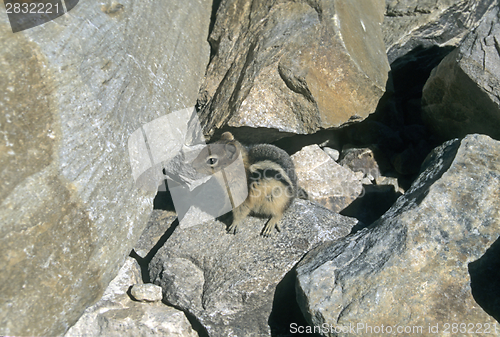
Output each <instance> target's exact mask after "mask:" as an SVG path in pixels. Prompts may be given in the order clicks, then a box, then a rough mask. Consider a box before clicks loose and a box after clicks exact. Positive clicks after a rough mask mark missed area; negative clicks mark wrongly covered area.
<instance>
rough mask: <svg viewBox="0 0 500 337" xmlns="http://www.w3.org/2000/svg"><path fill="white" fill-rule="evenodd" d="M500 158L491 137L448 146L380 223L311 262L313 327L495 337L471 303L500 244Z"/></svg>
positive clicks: (301, 297)
mask: <svg viewBox="0 0 500 337" xmlns="http://www.w3.org/2000/svg"><path fill="white" fill-rule="evenodd" d="M499 153H500V143H499V142H497V141H495V140H492V139H491V138H489V137H487V136H484V135H470V136H467V137H466V138H465V139H463V140H462V141H459V140H452V141H449V142H447V143H445V144H444V145H442V146H441V147H439V148H437V149H436V150H434V152H433V153H432V154H431V156H430V157H429V158H428V161H427V162H426V163H425V164H424V166H423V171H422V173H421V174H420V176H419V177H418V179H417V180H416V181H415V182H414V184H413V185H412V187H411V188H410V189H409V190H408V191H407V192H406V194H404V195H403V196H401V197H400V198H399V199H398V200H397V202H396V203H395V204H394V206H393V207H392V208H391V209H390V210H389V211H387V212H386V213H385V214H384V215H383V216H382V218H381V219H380V220H378V221H377V222H375V223H374V224H373V225H372V226H370V227H369V228H366V229H364V230H361V231H359V232H358V233H356V234H354V235H351V236H347V237H345V238H342V239H341V240H338V241H336V242H330V243H326V244H323V245H321V246H319V247H318V248H316V249H315V250H313V251H312V252H310V253H309V254H307V255H306V256H305V257H304V259H303V260H302V261H301V262H300V263H299V265H298V266H297V269H296V270H297V283H296V286H297V297H298V301H299V305H300V306H301V309H302V311H303V313H304V314H305V316H306V319H307V320H308V322H309V324H311V325H314V326H322V324H325V323H326V326H327V327H328V329H329V330H328V331H334V330H335V329H336V331H337V332H340V333H339V335H355V334H356V335H357V334H362V333H370V332H372V333H373V332H374V333H377V334H396V333H397V334H399V335H401V334H403V333H406V334H411V333H413V334H419V335H429V334H431V333H440V334H443V333H444V332H445V331H446V330H445V329H446V328H447V327H448V331H449V332H450V333H451V332H452V331H453V333H458V330H457V329H461V330H460V335H461V336H465V335H467V332H469V334H470V331H474V330H470V328H471V324H476V323H477V324H479V325H480V327H481V329H482V330H485V329H486V328H487V324H489V327H490V330H489V331H492V332H493V331H494V326H493V324H494V323H496V321H495V320H494V319H493V318H492V317H490V316H489V315H488V314H487V313H486V312H485V311H483V310H482V309H481V307H480V306H479V305H478V304H477V303H476V301H475V300H474V298H473V294H472V293H471V277H470V275H469V268H468V266H470V265H469V264H470V263H471V262H473V261H475V260H477V259H479V258H480V257H481V256H482V255H483V254H484V253H485V251H486V250H487V248H488V247H489V246H490V245H491V244H492V243H493V242H494V241H495V240H496V239H497V238H498V235H499V234H498V228H499V225H500V216H499V212H500V207H499V205H498V190H499V189H500V156H499ZM455 323H456V325H453V324H455ZM462 323H464V324H465V328H464V325H463V324H462ZM469 323H470V324H469ZM447 324H448V326H447ZM330 325H331V327H330ZM452 325H453V326H452ZM479 325H478V326H477V327H479ZM383 327H385V329H384V328H383ZM398 327H399V330H398ZM453 327H456V329H454V330H452V328H453ZM474 327H476V326H475V325H474ZM477 327H476V328H477ZM431 328H432V330H430V329H431ZM381 329H384V330H381ZM325 335H327V333H325ZM332 335H333V333H332Z"/></svg>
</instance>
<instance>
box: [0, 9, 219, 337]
mask: <svg viewBox="0 0 500 337" xmlns="http://www.w3.org/2000/svg"><path fill="white" fill-rule="evenodd" d="M210 10H211V3H210V2H209V1H201V0H200V1H188V2H185V1H182V2H181V1H177V2H172V1H169V2H168V3H166V2H165V3H163V2H162V3H157V2H153V1H141V2H132V1H128V0H125V1H121V3H116V2H111V1H105V2H99V1H93V0H89V1H80V3H79V4H78V5H77V6H76V7H75V8H74V9H72V10H71V12H70V13H69V14H68V15H63V16H61V17H59V18H57V19H55V20H54V21H51V22H48V23H45V24H44V25H41V26H38V27H35V28H33V29H29V30H25V31H22V32H19V33H15V34H14V33H12V31H11V29H10V27H9V25H8V21H7V16H6V15H0V50H1V51H2V52H1V53H0V78H1V80H0V110H1V113H0V134H1V135H2V136H1V137H2V142H1V144H0V168H1V170H0V177H1V179H0V203H1V208H0V244H1V245H2V252H3V253H2V256H3V257H2V259H0V269H1V270H2V273H1V275H0V335H18V336H21V335H23V336H26V335H30V336H42V335H43V336H54V335H61V334H63V333H64V332H65V331H66V330H67V329H68V328H69V327H70V326H71V325H72V324H73V323H74V322H75V321H76V320H77V319H78V317H79V316H80V315H81V314H82V312H83V311H84V309H85V308H86V307H87V306H88V305H90V304H92V303H93V302H95V301H96V300H97V299H98V298H99V297H100V295H102V293H103V291H104V289H105V288H106V286H107V284H108V283H109V282H110V280H112V279H113V277H114V276H115V275H116V273H117V272H118V269H119V268H120V267H121V265H122V264H123V263H124V260H125V257H126V256H127V255H128V253H129V252H130V249H131V248H132V246H133V244H134V243H135V242H136V241H137V239H138V237H139V236H140V234H141V232H142V229H143V228H144V226H145V224H146V221H147V219H148V217H149V214H150V213H151V209H152V199H153V196H154V192H144V191H141V190H139V189H138V188H136V186H135V182H134V179H133V178H132V174H131V166H130V163H129V157H128V151H127V139H128V137H129V136H130V134H131V133H132V132H134V131H135V130H136V129H137V128H139V127H140V126H141V125H142V124H143V123H146V122H149V121H152V120H154V119H155V118H157V117H159V116H162V115H164V114H166V113H168V112H170V111H175V110H178V109H182V108H184V107H186V106H193V105H194V103H195V100H196V95H197V93H198V90H199V85H200V82H201V78H202V76H203V73H204V70H205V68H206V64H207V62H208V58H209V46H208V44H207V43H206V41H205V40H206V36H207V35H208V26H209V20H210ZM187 23H188V24H187ZM200 32H201V33H200Z"/></svg>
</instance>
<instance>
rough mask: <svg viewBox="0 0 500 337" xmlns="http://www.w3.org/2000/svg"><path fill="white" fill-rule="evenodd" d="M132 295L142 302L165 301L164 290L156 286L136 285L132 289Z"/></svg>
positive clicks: (150, 284) (147, 284)
mask: <svg viewBox="0 0 500 337" xmlns="http://www.w3.org/2000/svg"><path fill="white" fill-rule="evenodd" d="M130 295H132V297H133V298H134V299H135V300H137V301H140V302H158V301H161V300H162V299H163V296H162V289H161V287H159V286H157V285H156V284H152V283H146V284H134V285H133V286H132V288H130Z"/></svg>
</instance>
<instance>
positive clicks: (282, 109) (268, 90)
mask: <svg viewBox="0 0 500 337" xmlns="http://www.w3.org/2000/svg"><path fill="white" fill-rule="evenodd" d="M383 11H384V1H383V0H376V1H363V0H352V1H346V2H341V3H338V2H336V1H330V2H328V1H326V2H310V1H306V0H301V1H287V2H282V1H272V2H269V1H265V0H258V1H253V2H252V3H251V5H250V3H248V2H246V1H245V0H227V1H222V2H221V5H220V7H219V8H218V11H217V17H216V22H215V25H214V29H213V31H212V33H211V35H210V38H209V42H210V43H211V45H212V49H213V58H212V59H211V62H210V64H209V66H208V70H207V74H206V78H205V82H204V84H203V85H202V88H201V90H200V96H199V98H198V105H199V106H200V108H201V111H200V121H201V123H202V126H203V127H204V132H205V133H206V134H208V135H210V136H211V135H212V134H213V133H214V132H215V131H216V130H218V129H220V128H222V127H224V126H229V127H247V128H243V129H242V130H240V135H241V136H240V137H239V139H240V140H242V141H246V140H252V139H253V140H255V139H256V132H258V139H259V140H260V141H263V142H270V141H274V140H276V139H279V138H281V137H284V136H287V135H290V133H295V134H311V133H315V132H316V131H318V130H320V129H322V128H332V127H339V126H342V125H344V124H346V123H348V122H349V123H351V122H353V121H359V120H363V119H365V118H366V117H367V116H368V115H369V114H370V113H372V112H374V111H375V107H376V105H377V102H378V100H379V99H380V97H381V96H382V94H383V93H384V91H385V84H386V81H387V76H388V71H389V64H388V62H387V58H386V54H385V51H384V43H383V41H382V38H381V36H382V35H381V33H380V24H381V22H382V19H383Z"/></svg>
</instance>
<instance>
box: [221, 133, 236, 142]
mask: <svg viewBox="0 0 500 337" xmlns="http://www.w3.org/2000/svg"><path fill="white" fill-rule="evenodd" d="M220 139H221V140H227V141H230V140H234V136H233V134H232V133H231V132H229V131H226V132H224V133H223V134H222V136H220Z"/></svg>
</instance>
